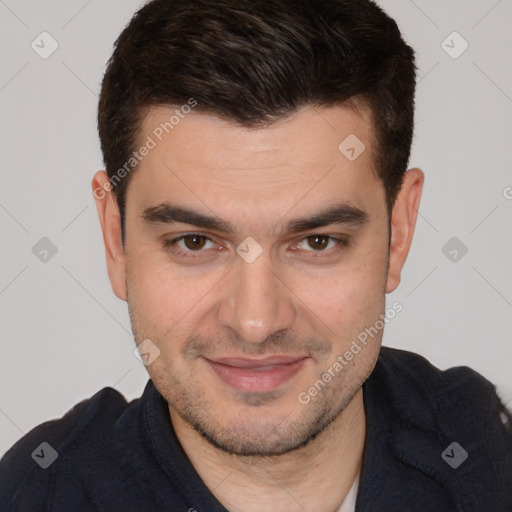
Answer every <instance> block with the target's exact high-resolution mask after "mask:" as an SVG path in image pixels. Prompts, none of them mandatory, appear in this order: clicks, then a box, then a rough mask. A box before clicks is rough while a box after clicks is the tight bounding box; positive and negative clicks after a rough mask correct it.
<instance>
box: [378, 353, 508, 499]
mask: <svg viewBox="0 0 512 512" xmlns="http://www.w3.org/2000/svg"><path fill="white" fill-rule="evenodd" d="M371 379H372V380H373V385H372V389H373V394H374V397H375V398H374V403H375V399H376V400H379V399H382V400H384V401H385V403H386V404H387V405H386V408H387V410H388V412H387V415H388V418H389V421H393V422H395V424H396V425H397V427H396V428H397V432H401V433H402V434H403V437H402V438H401V439H406V438H407V439H412V438H414V439H415V443H416V447H417V446H420V445H421V443H422V442H426V440H427V439H429V441H428V442H429V443H430V442H431V443H433V444H432V445H430V446H434V445H436V448H432V450H431V454H429V455H428V454H427V452H428V450H426V449H425V450H423V451H422V454H421V456H422V457H423V459H422V461H421V465H423V467H425V465H426V464H427V463H428V464H430V467H431V468H433V469H432V471H433V472H434V471H438V472H439V469H438V465H439V464H440V462H439V461H440V460H441V459H440V458H439V453H441V451H442V450H444V449H445V448H446V447H450V446H452V443H454V442H456V443H457V444H458V445H459V446H462V447H463V448H464V450H465V451H466V452H468V453H469V457H470V458H469V459H468V461H467V462H465V463H464V466H463V470H461V469H459V470H458V471H457V473H456V475H457V477H458V478H460V479H461V481H462V479H463V478H464V479H465V482H464V485H466V484H467V483H468V482H473V483H472V486H473V488H474V489H480V487H482V488H483V487H485V489H489V491H488V492H489V493H490V492H491V491H490V489H495V490H496V493H497V494H499V493H501V495H503V493H504V489H506V488H510V486H511V484H512V482H511V477H512V417H511V413H510V411H509V410H508V409H507V408H506V406H505V405H504V404H503V402H502V400H501V399H500V397H499V395H498V393H497V390H496V386H495V385H494V384H493V383H491V382H490V381H489V380H487V379H486V378H485V377H484V376H482V375H481V374H479V373H478V372H476V371H475V370H473V369H471V368H468V367H466V366H457V367H453V368H449V369H447V370H440V369H439V368H437V367H435V366H434V365H433V364H431V363H430V362H429V361H428V360H427V359H425V358H424V357H422V356H420V355H418V354H414V353H411V352H407V351H403V350H396V349H391V348H387V347H383V348H382V350H381V354H380V355H379V359H378V362H377V365H376V366H375V369H374V373H372V377H371ZM424 446H427V445H426V444H425V445H424ZM439 448H441V450H439ZM432 454H433V455H432ZM416 456H417V457H418V458H419V457H420V456H419V455H416ZM429 457H430V458H429ZM443 462H444V461H443ZM441 466H443V464H441ZM445 466H446V467H445V468H444V469H445V470H449V469H451V468H449V466H448V465H446V464H445ZM418 467H420V464H418ZM439 474H440V473H439ZM446 478H447V479H454V476H453V475H452V474H449V476H447V477H446ZM460 485H462V483H461V484H460ZM467 485H469V484H467ZM471 492H472V491H471ZM482 492H487V491H485V490H482ZM469 493H470V491H469V490H468V494H469ZM496 499H497V498H496ZM504 499H505V498H504Z"/></svg>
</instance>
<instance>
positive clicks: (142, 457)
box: [0, 347, 512, 512]
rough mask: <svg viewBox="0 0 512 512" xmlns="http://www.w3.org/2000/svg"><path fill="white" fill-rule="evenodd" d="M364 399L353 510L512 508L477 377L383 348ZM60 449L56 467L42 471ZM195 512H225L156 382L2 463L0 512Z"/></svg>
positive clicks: (506, 460) (103, 397) (94, 401)
mask: <svg viewBox="0 0 512 512" xmlns="http://www.w3.org/2000/svg"><path fill="white" fill-rule="evenodd" d="M363 396H364V406H365V412H366V416H367V433H366V434H367V435H366V443H365V449H364V457H363V466H362V472H361V477H360V484H359V491H358V495H357V504H356V511H357V512H373V511H381V512H398V511H400V512H462V511H464V512H480V511H481V512H509V511H512V441H511V428H510V425H511V422H510V418H511V417H510V414H509V412H508V411H506V410H505V408H504V406H503V405H502V404H501V402H500V400H499V398H498V397H497V395H496V392H495V388H494V386H493V385H492V384H491V383H489V382H488V381H487V380H485V379H484V378H483V377H482V376H481V375H479V374H478V373H476V372H474V371H473V370H470V369H469V368H465V367H459V368H452V369H450V370H447V371H440V370H438V369H437V368H435V367H433V366H432V365H431V364H430V363H429V362H428V361H427V360H426V359H424V358H422V357H420V356H418V355H416V354H412V353H410V352H405V351H400V350H394V349H390V348H385V347H384V348H382V350H381V353H380V356H379V360H378V362H377V365H376V367H375V369H374V371H373V372H372V374H371V376H370V377H369V379H368V380H367V381H366V382H365V384H364V385H363ZM41 443H48V445H49V446H50V447H51V449H49V448H48V445H43V446H42V447H41ZM52 450H55V452H56V455H57V459H56V460H55V461H54V462H53V463H52V464H50V465H49V467H47V468H46V469H43V468H42V467H41V465H40V464H43V465H44V462H45V460H46V462H49V461H50V460H51V458H53V457H54V456H55V453H53V452H52ZM38 462H39V463H38ZM190 509H192V510H195V511H198V512H226V510H225V509H224V507H223V506H222V505H221V504H220V503H219V502H218V501H217V500H216V499H215V497H214V496H213V495H212V493H211V492H210V491H209V490H208V489H207V487H206V486H205V484H204V483H203V481H202V480H201V479H200V478H199V476H198V474H197V473H196V471H195V470H194V468H193V466H192V465H191V463H190V462H189V460H188V459H187V457H186V455H185V453H184V451H183V449H182V448H181V446H180V444H179V442H178V440H177V438H176V436H175V434H174V431H173V427H172V424H171V421H170V419H169V414H168V409H167V404H166V402H165V400H164V399H163V398H162V397H161V396H160V394H159V393H158V392H157V391H156V389H155V387H154V386H153V383H152V382H151V381H149V382H148V384H147V386H146V389H145V390H144V393H143V395H142V397H141V398H140V399H137V400H134V401H132V402H130V403H126V400H125V399H124V398H123V397H122V396H121V395H120V394H119V393H118V392H117V391H115V390H114V389H112V388H105V389H102V390H101V391H99V392H98V393H97V394H96V395H94V396H93V397H92V398H90V399H88V400H85V401H83V402H81V403H79V404H78V405H76V406H75V407H74V408H73V409H71V410H70V411H69V412H68V413H67V414H66V415H65V416H64V417H63V418H61V419H60V420H56V421H51V422H47V423H44V424H42V425H40V426H38V427H37V428H35V429H34V430H32V431H31V432H30V433H29V434H27V435H26V436H25V437H24V438H22V439H21V440H20V441H19V442H18V443H17V444H15V445H14V447H13V448H11V449H10V450H9V451H8V452H7V453H6V454H5V456H4V457H3V459H2V460H1V461H0V512H15V511H16V512H35V511H38V512H42V511H47V512H50V511H51V512H85V511H87V512H96V511H98V512H99V511H101V512H116V511H119V512H132V511H133V512H145V511H165V512H166V511H169V512H177V511H179V512H187V511H189V510H190Z"/></svg>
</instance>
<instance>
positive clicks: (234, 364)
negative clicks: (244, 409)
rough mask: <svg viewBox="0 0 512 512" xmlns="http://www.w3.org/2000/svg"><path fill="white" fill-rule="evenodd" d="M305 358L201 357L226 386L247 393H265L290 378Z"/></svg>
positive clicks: (300, 366)
mask: <svg viewBox="0 0 512 512" xmlns="http://www.w3.org/2000/svg"><path fill="white" fill-rule="evenodd" d="M307 359H309V358H308V357H287V356H271V357H267V358H263V359H244V358H235V357H231V358H228V357H226V358H219V359H215V360H214V361H212V360H210V359H206V358H204V361H206V363H207V364H208V366H209V367H210V368H211V369H212V370H213V371H214V372H215V373H216V374H217V376H218V377H220V379H221V380H222V381H223V382H225V383H226V384H228V385H229V386H231V387H233V388H235V389H237V390H239V391H246V392H250V393H265V392H268V391H272V390H274V389H276V388H278V387H279V386H282V385H283V384H285V383H286V382H287V381H289V380H290V379H291V378H292V377H293V376H294V375H295V374H296V373H297V372H298V371H299V370H300V369H301V368H302V366H303V365H304V363H305V362H306V360H307Z"/></svg>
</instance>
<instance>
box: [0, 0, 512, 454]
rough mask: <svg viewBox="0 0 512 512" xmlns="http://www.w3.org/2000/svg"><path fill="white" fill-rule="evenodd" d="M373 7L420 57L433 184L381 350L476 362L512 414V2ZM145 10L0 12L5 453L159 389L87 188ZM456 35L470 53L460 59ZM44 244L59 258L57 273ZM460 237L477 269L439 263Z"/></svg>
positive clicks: (23, 6)
mask: <svg viewBox="0 0 512 512" xmlns="http://www.w3.org/2000/svg"><path fill="white" fill-rule="evenodd" d="M379 3H380V4H381V5H382V7H384V9H386V10H387V11H388V12H389V13H390V14H391V15H392V16H393V17H395V19H396V20H397V22H398V23H399V26H400V28H401V30H402V32H403V34H404V36H405V38H406V40H407V41H408V42H409V44H411V45H412V46H413V47H414V48H415V50H416V51H417V56H418V66H419V71H418V78H419V84H418V92H417V122H416V135H415V142H414V147H413V154H412V158H411V162H410V163H411V167H412V166H418V167H421V168H422V169H423V170H424V171H425V173H426V186H425V190H424V196H423V201H422V204H421V208H420V217H419V220H418V226H417V231H416V237H415V241H414V243H413V246H412V250H411V253H410V256H409V261H408V263H407V264H406V267H405V270H404V273H403V280H402V284H401V286H400V288H399V289H398V291H396V292H395V293H393V294H392V295H391V296H389V297H388V305H389V306H390V305H391V304H392V303H393V301H395V300H398V301H400V302H401V303H402V305H403V308H404V309H403V311H402V312H401V313H400V314H399V315H398V316H397V317H396V318H395V319H394V320H393V321H392V322H391V323H390V324H389V326H388V327H387V328H386V332H385V336H384V343H385V344H386V345H388V346H393V347H399V348H404V349H407V350H412V351H415V352H419V353H421V354H423V355H424V356H426V357H427V358H429V359H430V360H431V361H432V362H433V363H434V364H436V365H437V366H439V367H441V368H447V367H450V366H455V365H469V366H471V367H473V368H474V369H476V370H477V371H479V372H481V373H483V374H484V375H485V376H486V377H487V378H489V379H490V380H492V381H493V382H495V383H496V384H497V386H498V389H499V391H500V393H501V395H502V396H503V398H504V399H505V401H506V402H507V403H509V404H512V382H511V377H510V375H511V369H512V368H511V366H512V344H511V343H510V332H511V328H512V322H511V319H512V314H511V313H512V236H511V234H512V233H511V227H510V226H511V222H510V220H511V214H512V174H511V169H510V166H511V163H512V69H511V62H512V61H511V53H512V51H511V50H512V31H511V30H510V27H511V22H512V2H511V0H500V1H496V0H478V1H476V0H473V1H467V0H449V1H446V0H435V1H433V0H428V1H427V0H415V1H412V0H381V1H380V2H379ZM139 5H141V2H140V1H134V0H102V1H100V0H89V1H85V0H67V1H66V2H64V1H57V0H48V1H39V0H37V1H36V0H16V1H15V0H0V48H1V49H0V59H1V66H0V108H1V117H0V136H1V141H2V152H1V157H0V158H1V169H2V170H1V175H0V180H1V184H0V226H1V230H0V233H1V240H2V244H1V248H2V250H1V264H0V333H1V335H0V344H1V345H0V348H1V352H0V454H1V453H3V452H5V451H6V450H7V449H8V447H10V446H11V445H12V444H13V443H14V442H15V441H16V440H17V439H18V438H20V437H21V436H22V435H23V434H24V433H26V432H28V431H29V430H30V429H31V428H32V427H34V426H35V425H36V424H39V423H41V422H43V421H45V420H48V419H51V418H55V417H59V416H61V415H62V414H63V413H65V412H66V411H67V410H68V409H69V408H71V406H73V405H74V404H75V403H77V402H78V401H79V400H82V399H84V398H86V397H89V396H91V395H92V394H94V393H95V392H96V391H97V390H99V389H100V388H102V387H104V386H113V387H115V388H116V389H118V390H119V391H120V392H121V393H123V394H124V395H125V396H126V397H127V398H128V399H132V398H135V397H137V396H139V395H140V394H141V392H142V390H143V387H144V384H145V382H146V381H147V373H146V370H145V368H144V367H143V366H142V364H141V363H140V362H139V361H138V360H137V359H136V358H135V357H134V355H133V352H132V351H133V348H134V342H133V339H132V335H131V330H130V324H129V318H128V314H127V307H126V304H125V303H124V302H121V301H119V300H118V299H117V298H116V297H115V296H114V294H113V292H112V290H111V288H110V284H109V281H108V278H107V273H106V267H105V261H104V249H103V242H102V237H101V232H100V226H99V222H98V220H97V215H96V211H95V206H94V201H93V197H92V193H91V190H90V181H91V178H92V175H93V173H94V172H95V171H96V170H98V169H101V168H102V160H101V154H100V150H99V142H98V139H97V134H96V124H95V123H96V121H95V115H96V108H97V99H98V98H97V94H98V91H99V84H100V80H101V77H102V74H103V71H104V67H105V63H106V61H107V59H108V57H109V56H110V53H111V49H112V44H113V42H114V40H115V38H116V37H117V35H118V33H119V32H120V31H121V29H122V28H123V27H124V26H125V24H126V23H127V22H128V20H129V19H130V17H131V15H132V14H133V13H134V12H135V10H136V9H137V7H138V6H139ZM43 31H47V32H49V33H50V34H51V36H52V37H53V38H54V39H55V40H56V41H57V43H58V48H57V50H56V51H55V52H54V53H53V54H52V55H50V56H49V57H48V58H46V59H43V58H41V57H40V55H39V54H38V53H36V51H34V49H33V48H32V47H31V43H32V41H35V43H34V44H38V45H39V47H41V46H43V45H44V50H45V51H48V50H49V49H51V45H50V40H49V39H45V40H44V41H43V42H41V38H42V37H41V36H39V35H40V34H41V32H43ZM454 31H456V32H458V33H459V34H460V36H462V38H463V39H464V40H465V41H467V43H468V44H469V47H468V49H467V50H466V51H465V52H464V53H462V54H461V55H460V56H458V54H459V53H460V51H461V50H462V49H463V48H464V41H463V40H462V39H460V37H459V36H457V35H450V34H452V32H454ZM45 37H47V36H45ZM443 41H445V43H443ZM42 50H43V48H40V51H42ZM445 50H446V51H445ZM447 52H448V53H447ZM449 53H451V56H450V55H449ZM454 56H457V58H453V57H454ZM43 237H47V238H48V239H50V240H51V242H52V243H53V244H54V245H55V247H56V248H57V253H56V254H55V255H53V256H52V253H51V252H49V253H48V254H47V256H46V261H45V262H44V261H40V259H39V258H38V257H37V255H39V257H43V256H42V254H40V253H38V250H37V248H38V247H39V246H38V245H36V244H37V243H38V242H39V241H40V239H41V238H43ZM452 237H457V238H458V239H459V240H460V242H461V243H463V244H464V246H465V247H467V249H468V252H467V254H465V255H463V252H462V251H461V247H462V246H461V245H460V243H459V242H457V243H458V244H459V247H457V246H456V245H454V246H451V245H448V246H447V247H446V248H445V249H444V253H443V247H445V244H446V243H447V242H448V241H449V240H450V239H451V238H452ZM39 243H40V244H43V246H44V244H45V243H47V242H44V241H43V242H39ZM35 245H36V249H34V252H36V254H34V252H33V247H34V246H35ZM43 249H44V247H43ZM41 250H42V249H41V247H39V251H41ZM454 250H455V251H457V252H456V253H454V252H453V251H454ZM445 253H446V254H445ZM450 253H451V254H450ZM43 254H44V253H43ZM450 258H451V259H454V258H456V261H451V260H450Z"/></svg>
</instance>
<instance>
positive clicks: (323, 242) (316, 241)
mask: <svg viewBox="0 0 512 512" xmlns="http://www.w3.org/2000/svg"><path fill="white" fill-rule="evenodd" d="M307 240H308V245H309V247H311V249H314V250H315V251H323V250H324V249H325V248H326V247H327V246H328V245H329V241H330V240H331V237H329V236H326V235H312V236H308V237H307Z"/></svg>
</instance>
